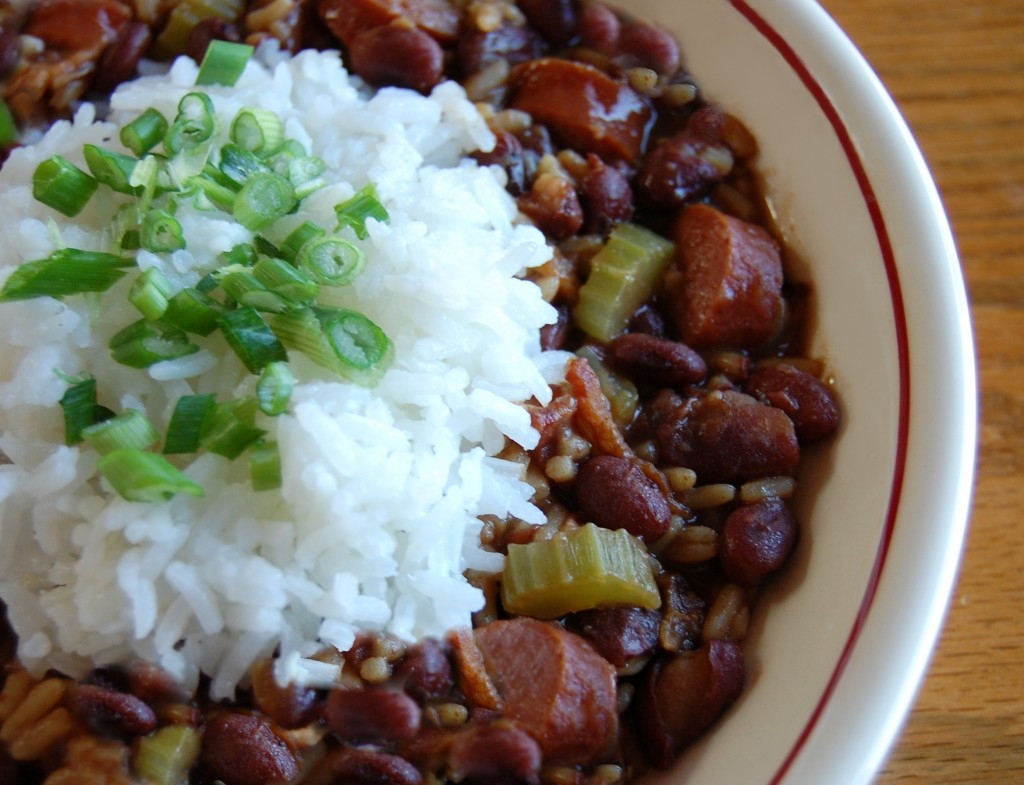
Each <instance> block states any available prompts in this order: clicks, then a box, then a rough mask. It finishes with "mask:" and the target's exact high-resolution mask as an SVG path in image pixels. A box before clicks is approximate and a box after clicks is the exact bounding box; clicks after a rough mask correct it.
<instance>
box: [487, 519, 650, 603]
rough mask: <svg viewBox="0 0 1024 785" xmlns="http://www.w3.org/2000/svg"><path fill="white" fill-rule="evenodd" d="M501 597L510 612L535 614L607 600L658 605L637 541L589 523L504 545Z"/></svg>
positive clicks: (620, 531)
mask: <svg viewBox="0 0 1024 785" xmlns="http://www.w3.org/2000/svg"><path fill="white" fill-rule="evenodd" d="M501 599H502V603H503V604H504V606H505V609H506V610H507V611H509V612H510V613H518V614H523V615H525V616H532V617H534V618H537V619H554V618H557V617H559V616H562V615H564V614H566V613H571V612H573V611H582V610H587V609H589V608H600V607H606V606H610V605H630V606H639V607H642V608H657V607H658V606H659V605H660V604H661V597H660V595H659V593H658V587H657V585H656V584H655V582H654V573H653V571H652V569H651V563H650V560H649V558H648V556H647V550H646V548H644V546H643V544H642V543H641V542H640V540H638V539H637V538H636V537H633V536H632V535H631V534H629V532H627V531H626V530H624V529H618V530H612V529H602V528H600V527H598V526H596V525H594V524H593V523H588V524H587V525H585V526H581V527H580V528H578V529H576V530H575V531H573V532H570V533H569V534H559V535H557V536H556V537H555V538H554V539H551V540H546V541H538V542H531V543H528V544H527V545H515V544H513V545H509V546H508V560H507V562H506V564H505V572H504V574H503V575H502V580H501Z"/></svg>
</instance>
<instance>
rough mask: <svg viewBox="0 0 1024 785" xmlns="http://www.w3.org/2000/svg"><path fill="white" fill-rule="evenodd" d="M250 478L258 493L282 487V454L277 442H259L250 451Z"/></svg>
mask: <svg viewBox="0 0 1024 785" xmlns="http://www.w3.org/2000/svg"><path fill="white" fill-rule="evenodd" d="M249 478H250V479H251V481H252V489H253V490H254V491H256V492H257V493H259V492H260V491H272V490H275V489H276V488H280V487H281V453H280V452H278V449H277V442H258V443H257V444H255V445H254V446H253V448H252V449H251V450H249Z"/></svg>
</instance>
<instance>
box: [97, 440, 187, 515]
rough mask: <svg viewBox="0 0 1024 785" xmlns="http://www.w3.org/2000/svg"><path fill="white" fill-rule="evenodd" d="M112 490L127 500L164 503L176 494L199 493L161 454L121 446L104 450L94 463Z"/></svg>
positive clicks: (182, 473) (183, 474)
mask: <svg viewBox="0 0 1024 785" xmlns="http://www.w3.org/2000/svg"><path fill="white" fill-rule="evenodd" d="M97 468H98V469H99V472H100V474H102V475H103V476H104V477H106V478H107V482H109V483H110V484H111V485H112V486H113V487H114V490H115V491H117V492H118V493H119V494H120V495H121V496H122V497H123V498H125V499H127V500H128V501H130V502H148V503H152V502H164V501H167V500H168V499H170V498H172V497H173V496H175V495H176V494H178V493H185V494H188V495H189V496H202V495H203V489H202V486H200V485H197V484H196V483H194V482H193V481H192V480H190V479H189V478H188V477H187V476H186V475H185V473H184V472H182V471H181V470H180V469H177V468H176V467H175V466H174V465H172V464H171V463H170V462H169V461H168V460H167V459H166V458H164V457H163V456H162V455H157V454H156V453H152V452H145V451H144V450H136V449H131V448H123V449H120V450H114V451H112V452H108V453H107V454H106V455H104V456H103V457H102V458H100V460H99V464H98V465H97Z"/></svg>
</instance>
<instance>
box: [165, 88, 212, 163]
mask: <svg viewBox="0 0 1024 785" xmlns="http://www.w3.org/2000/svg"><path fill="white" fill-rule="evenodd" d="M213 130H214V119H213V101H211V100H210V96H208V95H207V94H206V93H186V94H185V95H184V96H183V97H182V99H181V101H179V102H178V116H177V117H175V118H174V122H173V123H172V124H171V127H170V128H169V129H167V134H166V135H165V136H164V147H166V148H167V152H169V153H170V154H171V155H174V154H176V153H180V152H181V151H183V150H189V149H193V148H196V147H198V146H199V145H201V144H202V143H203V142H206V141H207V140H209V139H210V137H212V136H213ZM201 168H202V167H200V169H201Z"/></svg>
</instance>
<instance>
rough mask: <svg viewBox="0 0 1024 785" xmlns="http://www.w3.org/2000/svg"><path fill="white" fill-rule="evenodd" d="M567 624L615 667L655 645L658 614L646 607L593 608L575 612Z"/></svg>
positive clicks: (648, 652) (648, 651)
mask: <svg viewBox="0 0 1024 785" xmlns="http://www.w3.org/2000/svg"><path fill="white" fill-rule="evenodd" d="M569 624H570V625H571V626H572V628H573V629H574V630H576V631H577V632H578V633H579V635H580V636H582V637H583V638H584V639H586V640H588V641H590V645H591V646H593V647H594V648H595V649H596V650H597V653H598V654H600V655H601V656H602V657H604V658H605V659H606V660H608V662H610V663H611V664H612V665H614V666H615V667H616V668H622V667H623V666H625V665H626V664H627V663H629V662H630V661H631V660H633V659H635V658H637V657H642V656H644V655H646V654H650V653H651V652H653V651H654V649H655V647H656V646H657V645H658V627H659V625H660V624H661V614H660V613H659V612H658V611H656V610H648V609H647V608H595V609H594V610H588V611H580V612H579V613H574V614H573V615H572V617H571V618H570V620H569Z"/></svg>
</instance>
